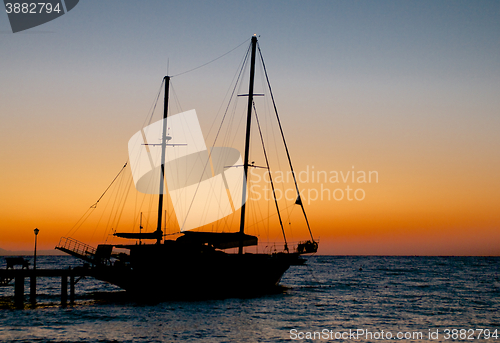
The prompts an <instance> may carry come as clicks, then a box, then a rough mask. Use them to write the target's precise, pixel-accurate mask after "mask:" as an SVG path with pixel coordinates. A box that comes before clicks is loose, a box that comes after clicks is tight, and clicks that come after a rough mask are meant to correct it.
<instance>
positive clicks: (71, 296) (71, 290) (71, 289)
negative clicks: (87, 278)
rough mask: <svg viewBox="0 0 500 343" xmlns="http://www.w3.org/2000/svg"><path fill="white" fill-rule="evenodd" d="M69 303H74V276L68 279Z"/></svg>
mask: <svg viewBox="0 0 500 343" xmlns="http://www.w3.org/2000/svg"><path fill="white" fill-rule="evenodd" d="M69 303H70V304H71V305H73V304H74V303H75V276H74V275H73V274H71V275H70V277H69Z"/></svg>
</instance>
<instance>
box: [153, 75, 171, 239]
mask: <svg viewBox="0 0 500 343" xmlns="http://www.w3.org/2000/svg"><path fill="white" fill-rule="evenodd" d="M163 80H164V82H165V101H164V103H163V130H162V133H161V174H160V192H159V194H160V197H159V199H158V224H157V226H156V232H155V233H156V244H161V239H162V238H163V231H162V230H161V220H162V213H163V191H164V188H165V186H164V185H165V150H166V148H167V113H168V89H169V86H170V76H165V77H164V78H163Z"/></svg>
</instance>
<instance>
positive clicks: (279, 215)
mask: <svg viewBox="0 0 500 343" xmlns="http://www.w3.org/2000/svg"><path fill="white" fill-rule="evenodd" d="M252 105H253V111H254V113H255V119H256V121H257V127H258V128H259V134H260V141H261V142H262V150H263V151H264V158H265V159H266V165H267V172H268V173H269V181H270V182H271V188H272V190H273V197H274V203H275V204H276V212H277V213H278V218H279V220H280V226H281V231H282V232H283V239H284V240H285V250H286V251H288V244H287V242H286V235H285V229H284V228H283V222H282V220H281V214H280V209H279V206H278V199H276V193H275V191H274V183H273V177H272V176H271V168H270V167H269V160H268V158H267V152H266V147H265V145H264V137H262V131H261V129H260V123H259V116H258V115H257V109H256V108H255V102H252Z"/></svg>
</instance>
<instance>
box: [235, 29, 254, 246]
mask: <svg viewBox="0 0 500 343" xmlns="http://www.w3.org/2000/svg"><path fill="white" fill-rule="evenodd" d="M251 44H252V57H251V61H250V84H249V86H248V107H247V132H246V138H245V160H244V162H243V175H244V176H245V182H243V192H242V199H241V204H242V205H241V220H240V233H241V234H242V237H241V239H240V246H239V248H238V254H243V234H244V233H245V203H246V199H247V180H248V177H247V175H248V153H249V150H250V149H249V148H250V125H251V124H252V105H253V83H254V77H255V52H256V47H257V36H256V35H253V37H252V43H251Z"/></svg>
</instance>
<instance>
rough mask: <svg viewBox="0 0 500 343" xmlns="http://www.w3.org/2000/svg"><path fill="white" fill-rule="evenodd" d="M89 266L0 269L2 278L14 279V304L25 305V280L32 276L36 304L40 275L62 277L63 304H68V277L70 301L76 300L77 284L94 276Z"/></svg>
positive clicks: (71, 302)
mask: <svg viewBox="0 0 500 343" xmlns="http://www.w3.org/2000/svg"><path fill="white" fill-rule="evenodd" d="M92 275H93V273H92V271H91V270H90V269H89V268H82V267H77V268H73V269H71V268H69V269H36V270H33V269H0V279H4V280H5V279H10V280H14V304H15V306H16V307H24V281H25V279H26V278H28V277H29V278H30V302H31V304H32V305H35V304H36V280H37V278H39V277H60V278H61V305H62V306H66V305H67V304H68V278H69V302H70V304H73V303H74V302H75V284H76V283H77V282H78V281H79V280H80V279H81V278H82V277H85V276H92Z"/></svg>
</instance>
